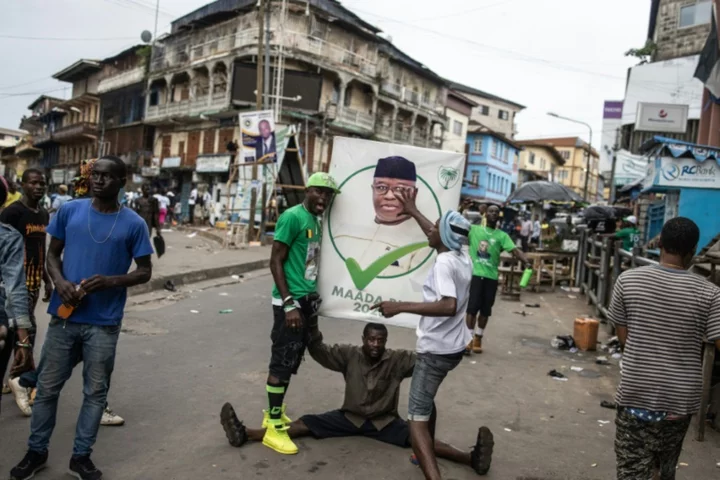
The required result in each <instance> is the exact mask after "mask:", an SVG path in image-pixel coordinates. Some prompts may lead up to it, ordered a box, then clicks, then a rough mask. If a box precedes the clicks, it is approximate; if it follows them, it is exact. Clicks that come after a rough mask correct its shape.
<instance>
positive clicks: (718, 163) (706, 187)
mask: <svg viewBox="0 0 720 480" xmlns="http://www.w3.org/2000/svg"><path fill="white" fill-rule="evenodd" d="M643 150H644V152H645V155H646V156H647V157H648V167H647V175H646V176H645V180H644V182H643V192H655V193H662V194H664V201H665V218H664V220H665V221H667V220H669V219H671V218H673V217H677V216H680V217H687V218H690V219H691V220H693V221H694V222H695V223H696V224H697V225H698V227H700V242H699V245H698V249H700V248H703V247H704V246H705V245H707V243H708V242H710V241H711V240H712V239H713V238H714V237H715V236H716V235H717V234H718V232H720V215H718V213H717V212H718V206H720V150H718V149H714V148H711V147H706V146H703V145H697V144H693V143H687V142H680V141H678V140H674V139H671V138H665V137H660V136H656V137H654V138H653V139H652V140H651V141H650V142H648V143H647V144H645V145H644V146H643Z"/></svg>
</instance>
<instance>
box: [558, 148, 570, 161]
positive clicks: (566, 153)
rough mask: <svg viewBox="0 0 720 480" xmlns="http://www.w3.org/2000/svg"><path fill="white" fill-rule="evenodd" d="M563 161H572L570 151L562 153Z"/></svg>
mask: <svg viewBox="0 0 720 480" xmlns="http://www.w3.org/2000/svg"><path fill="white" fill-rule="evenodd" d="M560 155H561V156H562V158H563V160H570V150H563V151H561V152H560Z"/></svg>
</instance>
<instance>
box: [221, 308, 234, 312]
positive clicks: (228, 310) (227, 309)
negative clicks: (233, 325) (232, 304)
mask: <svg viewBox="0 0 720 480" xmlns="http://www.w3.org/2000/svg"><path fill="white" fill-rule="evenodd" d="M218 313H232V308H226V309H225V310H220V311H219V312H218Z"/></svg>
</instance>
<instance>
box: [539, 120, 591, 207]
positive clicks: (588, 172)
mask: <svg viewBox="0 0 720 480" xmlns="http://www.w3.org/2000/svg"><path fill="white" fill-rule="evenodd" d="M547 114H548V115H549V116H551V117H555V118H560V119H562V120H567V121H568V122H573V123H579V124H580V125H585V126H586V127H587V128H588V130H589V131H590V141H589V147H590V148H589V151H588V156H587V162H586V163H585V188H584V189H583V199H584V200H585V201H587V197H588V179H589V178H590V157H591V156H592V127H591V126H590V125H589V124H587V123H585V122H581V121H580V120H575V119H573V118H568V117H563V116H562V115H558V114H557V113H553V112H548V113H547Z"/></svg>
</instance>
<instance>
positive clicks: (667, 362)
mask: <svg viewBox="0 0 720 480" xmlns="http://www.w3.org/2000/svg"><path fill="white" fill-rule="evenodd" d="M699 239H700V230H699V229H698V227H697V225H696V224H695V223H694V222H693V221H692V220H690V219H687V218H683V217H677V218H673V219H671V220H669V221H668V222H667V223H666V224H665V225H664V226H663V229H662V232H661V233H660V264H659V265H656V266H648V267H639V268H634V269H632V270H628V271H626V272H624V273H623V274H622V275H620V277H618V279H617V282H616V283H615V288H614V291H613V295H612V301H611V302H610V308H609V309H608V318H609V320H610V321H611V322H612V323H613V324H614V325H615V328H616V329H617V335H618V339H619V340H620V345H621V346H622V347H623V364H622V369H621V370H620V383H619V385H618V388H617V395H616V403H617V405H618V411H617V416H616V419H615V425H616V427H617V429H616V435H615V454H616V457H617V478H618V480H638V479H650V478H658V479H660V480H673V479H674V478H675V469H676V468H677V462H678V458H679V457H680V452H681V451H682V444H683V440H684V438H685V434H686V433H687V430H688V427H689V426H690V418H691V416H692V415H695V414H699V415H702V416H704V415H705V412H699V413H698V411H699V410H700V397H701V395H702V348H703V341H704V339H705V338H706V339H708V340H710V341H713V342H715V345H716V346H717V347H718V348H720V288H718V287H716V286H715V285H713V284H712V283H710V282H708V281H707V280H705V279H704V278H702V277H700V276H696V275H693V274H691V273H689V272H688V271H687V269H688V268H689V267H690V265H691V264H692V258H693V256H694V254H695V250H696V248H697V244H698V240H699Z"/></svg>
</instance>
